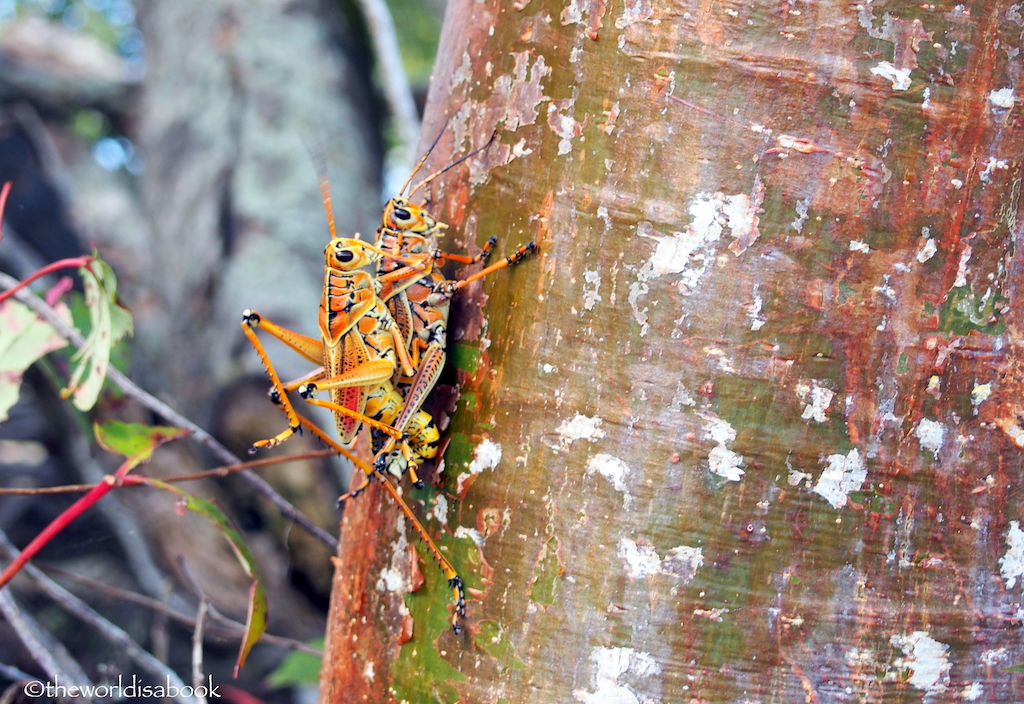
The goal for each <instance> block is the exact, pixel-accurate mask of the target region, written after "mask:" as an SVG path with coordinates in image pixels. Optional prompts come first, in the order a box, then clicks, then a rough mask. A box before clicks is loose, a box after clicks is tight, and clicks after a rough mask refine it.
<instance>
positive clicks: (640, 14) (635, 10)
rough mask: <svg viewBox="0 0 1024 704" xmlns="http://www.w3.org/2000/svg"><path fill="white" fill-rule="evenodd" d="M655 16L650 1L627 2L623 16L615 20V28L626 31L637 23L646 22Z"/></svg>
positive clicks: (636, 0)
mask: <svg viewBox="0 0 1024 704" xmlns="http://www.w3.org/2000/svg"><path fill="white" fill-rule="evenodd" d="M653 16H654V7H653V5H652V4H651V2H650V0H626V2H625V6H624V7H623V10H622V14H621V15H620V16H619V17H616V18H615V28H616V29H625V28H626V27H628V26H629V25H631V24H635V23H637V22H646V21H647V20H649V19H651V18H652V17H653Z"/></svg>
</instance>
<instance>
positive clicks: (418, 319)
mask: <svg viewBox="0 0 1024 704" xmlns="http://www.w3.org/2000/svg"><path fill="white" fill-rule="evenodd" d="M489 145H490V142H488V146H489ZM483 149H486V146H485V147H483ZM478 151H480V150H476V151H475V152H471V153H470V154H468V155H467V156H465V157H463V158H462V159H459V160H458V161H456V162H455V164H458V163H460V162H461V161H463V160H465V159H466V158H468V157H469V156H472V154H474V153H476V152H478ZM427 155H429V151H428V153H427ZM426 158H427V156H424V157H423V160H421V161H420V163H419V164H418V165H417V167H416V169H415V170H413V173H412V175H410V176H409V179H408V180H407V181H406V183H405V185H404V186H403V187H402V192H403V193H404V191H405V190H406V189H407V188H408V187H409V184H410V182H411V181H412V178H413V176H415V174H416V171H418V170H419V168H420V167H421V166H422V165H423V163H424V162H425V161H426ZM455 164H452V165H450V166H448V167H445V169H442V170H441V171H438V172H436V173H435V174H432V175H431V176H428V177H427V178H426V179H424V180H423V181H422V182H420V183H419V184H418V185H417V186H416V187H415V188H413V189H412V191H411V192H410V193H409V196H408V197H407V196H404V195H399V196H397V197H395V198H392V199H391V200H389V201H388V202H387V204H386V205H385V206H384V214H383V216H382V219H381V227H380V229H378V231H377V240H376V243H375V244H376V245H377V246H378V247H379V248H381V249H383V250H385V251H387V252H388V256H386V257H385V258H384V259H383V261H382V262H381V264H380V269H379V273H378V275H377V280H378V281H379V282H380V284H381V290H380V294H379V295H380V298H381V299H382V300H383V301H384V302H385V303H386V304H387V307H388V310H389V311H390V312H391V315H392V317H393V318H394V320H395V322H396V324H397V325H398V327H399V328H400V329H401V332H402V336H403V338H404V339H405V340H406V345H407V347H408V350H409V358H410V360H411V362H412V365H413V367H415V369H416V372H415V374H414V375H412V377H411V378H410V377H408V376H405V377H404V378H401V379H399V378H398V377H399V376H400V375H399V374H398V373H396V378H395V382H396V383H398V384H399V387H400V388H401V389H402V395H403V396H404V397H405V407H404V408H403V409H402V413H401V414H400V415H399V416H398V418H397V419H396V420H395V422H394V428H395V429H396V430H404V429H405V428H406V426H407V425H408V424H410V423H411V422H412V420H413V418H415V414H416V413H417V412H418V411H419V409H420V408H421V407H422V406H423V403H424V401H425V400H426V398H427V395H428V394H429V393H430V391H431V390H432V389H433V388H434V385H435V384H436V383H437V380H438V379H439V378H440V376H441V371H442V370H443V368H444V363H445V357H446V352H445V350H446V346H447V329H448V312H449V308H450V303H451V298H452V296H453V295H454V294H455V292H456V291H458V290H459V289H461V288H464V287H465V286H467V285H469V284H470V283H472V282H474V281H476V280H478V279H480V278H482V277H484V276H486V275H487V274H490V273H491V272H493V271H497V270H498V269H502V268H505V267H507V266H511V265H512V264H515V263H516V262H518V261H520V260H521V259H522V258H523V257H525V256H526V255H527V254H528V253H530V252H535V251H536V249H537V245H536V243H534V242H530V243H529V244H527V245H525V246H523V247H520V248H519V249H518V250H516V251H515V252H514V253H513V254H511V255H510V256H507V257H505V258H504V259H503V260H502V261H501V262H499V263H497V264H493V265H491V266H489V267H487V268H485V269H483V270H482V271H479V272H477V273H475V274H473V275H472V276H469V277H467V278H465V279H461V280H449V279H447V278H445V276H444V274H443V273H442V272H441V271H440V268H439V267H440V264H441V263H442V262H443V261H444V260H449V261H455V262H460V263H463V264H475V263H477V262H479V261H481V260H482V259H485V258H486V257H487V256H488V255H489V254H490V252H491V250H492V249H493V247H494V245H495V243H496V242H497V237H494V236H492V237H491V238H490V239H489V240H488V241H487V243H486V244H485V245H484V248H483V251H482V252H481V253H480V254H479V255H477V256H475V257H465V256H461V255H455V254H446V253H444V252H441V251H440V250H438V249H437V244H436V237H437V235H438V234H439V233H440V232H441V231H443V230H446V229H447V228H448V225H447V224H446V223H443V222H438V221H437V220H435V219H434V218H433V217H432V216H431V215H430V213H428V212H427V211H426V210H425V209H424V208H423V206H419V205H415V204H413V203H412V202H411V201H410V200H409V198H410V197H411V196H412V195H413V194H414V193H415V192H416V191H418V190H419V189H420V188H422V187H423V186H424V185H426V184H427V183H429V182H430V181H431V180H433V179H434V178H435V177H437V176H439V175H440V174H442V173H444V172H445V171H447V170H448V169H449V168H451V166H454V165H455ZM409 261H415V262H417V265H416V266H408V265H407V262H409ZM402 452H403V448H401V447H399V446H398V443H397V442H396V439H395V437H394V436H392V437H391V438H389V439H388V440H387V441H386V443H385V444H384V446H383V448H382V449H381V450H380V451H379V452H378V453H377V457H376V460H375V466H376V467H377V468H378V469H383V468H384V467H398V466H400V465H401V454H402ZM409 471H410V475H411V477H412V479H413V482H414V483H415V485H416V486H417V487H420V486H423V483H422V482H421V481H420V480H419V477H418V476H417V475H416V472H415V467H414V466H413V465H412V464H409Z"/></svg>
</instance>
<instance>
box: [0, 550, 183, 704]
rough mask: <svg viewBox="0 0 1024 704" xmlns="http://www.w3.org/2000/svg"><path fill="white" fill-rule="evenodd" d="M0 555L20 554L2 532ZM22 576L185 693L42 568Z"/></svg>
mask: <svg viewBox="0 0 1024 704" xmlns="http://www.w3.org/2000/svg"><path fill="white" fill-rule="evenodd" d="M0 552H3V553H4V554H5V555H6V556H7V557H8V558H10V559H12V560H13V559H16V558H17V556H18V554H19V552H18V549H17V548H16V547H14V545H13V544H12V543H11V541H10V540H8V538H7V534H6V533H4V532H3V531H2V530H0ZM22 573H23V574H25V575H27V576H28V577H31V578H32V579H33V580H34V581H35V583H36V586H38V587H39V589H40V590H41V591H42V592H43V593H45V594H46V595H47V596H49V597H50V598H51V599H53V600H54V601H55V602H57V603H58V604H59V605H60V606H61V607H63V608H64V609H65V610H66V611H68V612H70V613H71V614H73V615H75V616H77V617H78V618H79V619H81V620H82V621H84V622H85V623H87V624H89V625H90V626H92V627H93V628H95V629H96V630H97V631H98V632H99V633H100V635H102V636H103V637H104V638H106V639H107V640H108V641H109V642H110V643H111V644H113V645H114V646H116V647H117V648H118V649H119V650H120V651H122V652H124V654H125V655H127V656H128V657H130V658H131V659H132V660H133V661H134V662H135V664H137V665H138V666H139V667H140V668H142V669H143V670H145V671H146V672H148V673H150V674H151V675H152V676H153V677H155V678H156V680H157V681H158V682H167V683H170V684H172V685H174V686H175V687H178V688H179V690H180V691H184V688H185V683H184V682H183V681H182V680H181V678H180V677H178V675H177V673H176V672H174V670H172V669H171V668H169V667H167V666H166V665H164V664H163V663H162V662H160V661H159V660H157V659H156V658H155V657H153V656H152V655H150V654H149V653H148V652H146V651H145V650H144V649H143V648H142V646H140V645H139V644H138V643H136V642H135V641H134V640H132V638H131V636H129V635H128V634H127V633H125V632H124V631H123V630H121V628H119V627H118V626H115V625H114V624H113V623H111V622H110V621H108V620H107V619H105V618H103V616H101V615H100V614H98V613H97V612H96V611H95V610H94V609H93V608H92V607H91V606H89V605H88V604H86V603H85V602H84V601H82V600H81V599H79V598H78V597H77V596H75V595H74V594H72V593H71V592H69V591H68V590H66V589H64V587H62V586H60V585H59V584H57V583H56V582H54V581H53V580H52V579H50V578H49V577H47V576H46V575H45V574H43V572H42V571H41V570H40V569H39V568H37V567H35V566H34V565H32V564H31V563H29V564H27V565H25V568H24V569H23V570H22ZM2 594H3V592H0V595H2ZM175 700H176V701H178V702H180V703H181V704H195V700H194V699H193V698H191V697H185V696H178V697H176V698H175Z"/></svg>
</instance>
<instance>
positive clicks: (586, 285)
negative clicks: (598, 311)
mask: <svg viewBox="0 0 1024 704" xmlns="http://www.w3.org/2000/svg"><path fill="white" fill-rule="evenodd" d="M600 290H601V274H600V273H599V272H597V271H591V270H590V269H587V270H586V271H584V272H583V310H593V308H594V306H595V305H596V304H597V303H599V302H600V301H601V300H603V299H602V298H601V294H600V293H599V291H600Z"/></svg>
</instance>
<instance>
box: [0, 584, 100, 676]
mask: <svg viewBox="0 0 1024 704" xmlns="http://www.w3.org/2000/svg"><path fill="white" fill-rule="evenodd" d="M0 613H2V614H3V616H4V620H5V621H7V623H9V624H10V626H11V628H12V629H13V630H14V632H15V633H17V634H18V638H20V639H21V642H22V644H23V645H24V646H25V649H26V650H28V652H29V654H30V655H31V656H32V659H33V660H35V661H36V662H37V663H38V664H39V667H41V668H43V670H45V671H46V674H47V676H48V677H49V678H50V681H51V682H63V683H64V684H65V685H68V686H72V685H74V686H79V687H80V686H82V685H89V684H91V682H90V681H89V676H88V675H86V674H85V671H84V670H82V668H81V667H80V666H79V664H78V663H77V662H76V661H75V659H74V658H73V657H71V654H70V653H68V651H67V650H65V648H64V646H63V645H61V644H60V643H59V642H57V641H56V640H55V639H54V638H53V637H52V636H51V635H50V634H49V633H47V632H46V631H44V630H43V629H42V628H40V627H39V624H37V623H36V621H35V619H33V618H32V617H31V616H29V615H28V614H27V613H25V612H24V611H22V610H21V607H19V606H18V604H17V603H16V602H15V601H14V597H13V596H11V591H10V590H9V589H4V590H0Z"/></svg>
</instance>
